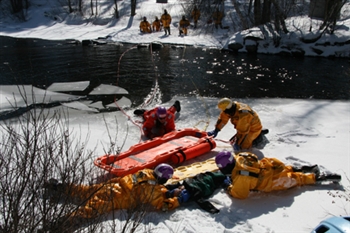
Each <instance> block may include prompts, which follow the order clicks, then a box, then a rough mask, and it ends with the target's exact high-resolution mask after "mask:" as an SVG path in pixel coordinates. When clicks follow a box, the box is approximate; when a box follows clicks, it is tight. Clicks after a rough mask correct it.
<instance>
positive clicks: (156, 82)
mask: <svg viewBox="0 0 350 233" xmlns="http://www.w3.org/2000/svg"><path fill="white" fill-rule="evenodd" d="M137 47H138V45H135V46H133V47H131V48H130V49H128V50H126V51H125V52H124V53H122V55H121V56H120V58H119V60H118V70H117V83H116V85H117V86H118V82H119V71H120V63H121V60H122V58H123V56H124V55H125V54H126V53H127V52H129V51H130V50H132V49H135V48H137ZM149 48H150V53H151V59H152V64H153V67H154V71H155V81H154V88H153V92H152V94H151V96H150V97H149V98H147V99H145V101H144V102H143V103H142V104H141V105H140V108H144V107H145V106H147V105H149V104H150V103H151V102H152V100H153V99H154V98H155V96H156V93H157V90H158V89H159V87H158V72H157V69H156V68H155V62H154V58H153V48H152V43H150V44H149ZM114 104H115V105H116V106H117V107H118V108H119V109H120V111H121V112H122V113H123V114H124V115H125V116H126V117H127V119H128V120H130V122H132V123H133V124H134V125H135V126H137V127H138V128H139V130H140V140H139V142H141V141H142V138H141V136H142V127H141V125H142V122H141V123H140V122H139V121H134V120H133V119H132V118H131V116H129V115H128V114H127V113H126V112H125V111H124V109H122V108H121V107H120V106H119V105H118V103H117V100H116V97H114Z"/></svg>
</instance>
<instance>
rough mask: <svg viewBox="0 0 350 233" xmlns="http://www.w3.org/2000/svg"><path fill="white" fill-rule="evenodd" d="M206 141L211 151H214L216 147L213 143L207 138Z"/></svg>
mask: <svg viewBox="0 0 350 233" xmlns="http://www.w3.org/2000/svg"><path fill="white" fill-rule="evenodd" d="M206 141H207V142H208V143H209V145H210V149H211V150H212V149H214V145H213V143H212V142H211V141H210V139H209V138H207V139H206Z"/></svg>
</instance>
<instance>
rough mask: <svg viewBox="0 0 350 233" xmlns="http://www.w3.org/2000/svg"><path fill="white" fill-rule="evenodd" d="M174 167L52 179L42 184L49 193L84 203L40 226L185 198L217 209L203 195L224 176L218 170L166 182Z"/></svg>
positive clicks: (171, 205) (165, 205) (168, 206)
mask: <svg viewBox="0 0 350 233" xmlns="http://www.w3.org/2000/svg"><path fill="white" fill-rule="evenodd" d="M173 174H174V169H173V168H172V167H171V166H170V165H168V164H165V163H162V164H159V165H158V166H156V168H155V169H154V170H152V169H143V170H140V171H138V172H136V173H135V174H130V175H126V176H124V177H116V178H113V179H111V180H109V181H107V182H105V183H102V184H94V185H75V184H63V183H58V181H57V180H55V179H51V180H50V181H49V182H47V183H46V184H45V185H44V188H45V190H46V192H47V193H50V194H51V196H62V195H65V196H69V197H70V198H71V199H74V200H77V201H78V203H85V205H82V206H80V207H79V208H77V210H75V211H74V212H72V213H71V214H69V215H66V216H64V217H62V218H59V219H58V220H57V221H54V222H52V223H50V224H49V225H48V226H45V227H44V229H43V230H53V229H57V228H59V227H61V226H62V225H64V224H68V225H72V226H73V225H75V224H79V222H80V221H81V220H82V219H91V218H96V217H98V216H100V215H101V214H104V213H109V212H111V211H113V210H118V209H135V211H137V208H140V206H142V205H144V204H150V205H152V206H153V207H154V208H155V209H157V210H162V211H168V210H173V209H175V208H177V207H179V206H180V204H182V203H185V202H188V201H190V200H191V201H196V202H197V203H198V204H199V206H200V207H201V208H203V209H204V210H206V211H208V212H210V213H217V212H219V210H217V209H216V208H215V207H214V206H213V205H212V204H211V203H209V202H208V201H205V200H204V198H206V197H208V196H210V195H211V194H212V193H213V192H214V191H215V190H216V189H217V188H219V187H221V185H222V184H223V182H224V179H225V178H226V176H225V175H223V174H222V173H221V172H220V171H218V172H206V173H201V174H198V175H196V176H195V177H193V178H187V179H185V180H184V181H183V182H181V183H180V182H177V183H175V184H168V185H166V184H165V183H166V182H167V181H168V180H169V179H170V178H172V176H173Z"/></svg>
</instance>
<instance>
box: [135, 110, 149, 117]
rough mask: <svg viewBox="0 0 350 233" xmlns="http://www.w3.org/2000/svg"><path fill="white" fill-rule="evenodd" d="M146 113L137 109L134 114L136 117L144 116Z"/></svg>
mask: <svg viewBox="0 0 350 233" xmlns="http://www.w3.org/2000/svg"><path fill="white" fill-rule="evenodd" d="M144 112H146V110H145V109H136V110H135V111H134V114H135V115H136V116H142V115H143V114H144Z"/></svg>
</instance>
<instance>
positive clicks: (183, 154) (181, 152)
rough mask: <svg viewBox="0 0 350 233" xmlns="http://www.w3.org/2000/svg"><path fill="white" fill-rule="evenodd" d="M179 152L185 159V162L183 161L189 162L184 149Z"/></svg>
mask: <svg viewBox="0 0 350 233" xmlns="http://www.w3.org/2000/svg"><path fill="white" fill-rule="evenodd" d="M178 152H180V154H182V156H183V158H184V160H183V161H186V160H187V158H186V154H185V152H184V151H183V150H182V149H179V151H178Z"/></svg>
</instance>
